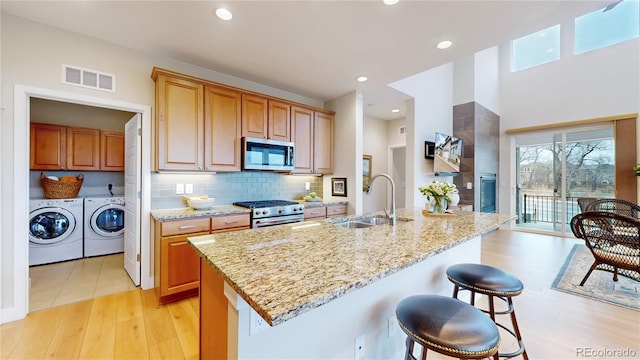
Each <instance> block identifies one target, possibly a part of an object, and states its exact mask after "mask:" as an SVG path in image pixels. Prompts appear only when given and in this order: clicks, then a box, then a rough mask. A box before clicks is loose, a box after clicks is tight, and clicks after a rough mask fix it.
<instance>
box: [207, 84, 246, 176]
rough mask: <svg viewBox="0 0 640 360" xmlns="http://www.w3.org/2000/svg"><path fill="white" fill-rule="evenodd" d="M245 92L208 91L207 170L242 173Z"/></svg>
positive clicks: (213, 88) (209, 88)
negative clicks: (241, 156)
mask: <svg viewBox="0 0 640 360" xmlns="http://www.w3.org/2000/svg"><path fill="white" fill-rule="evenodd" d="M241 108H242V106H241V93H240V92H238V91H233V90H228V89H224V88H220V87H213V86H206V87H205V89H204V133H205V138H204V149H205V151H204V161H205V170H206V171H240V159H241V158H240V152H241V148H240V138H241V136H242V135H241V123H242V116H241V114H242V112H241Z"/></svg>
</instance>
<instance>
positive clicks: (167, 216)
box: [151, 200, 349, 222]
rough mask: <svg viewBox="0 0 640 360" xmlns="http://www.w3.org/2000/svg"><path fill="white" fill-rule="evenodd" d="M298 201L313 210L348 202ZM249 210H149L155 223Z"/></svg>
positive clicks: (219, 206)
mask: <svg viewBox="0 0 640 360" xmlns="http://www.w3.org/2000/svg"><path fill="white" fill-rule="evenodd" d="M292 201H298V202H299V203H300V204H303V205H304V207H305V208H313V207H321V206H330V205H344V204H348V203H349V202H348V201H329V202H322V201H319V202H308V201H303V200H292ZM250 212H251V209H247V208H243V207H240V206H235V205H216V206H213V207H212V208H211V209H208V210H194V209H192V208H190V207H185V208H176V209H158V210H151V216H153V218H154V219H155V220H156V221H160V222H162V221H170V220H183V219H193V218H199V217H208V216H223V215H233V214H243V213H247V214H248V213H250Z"/></svg>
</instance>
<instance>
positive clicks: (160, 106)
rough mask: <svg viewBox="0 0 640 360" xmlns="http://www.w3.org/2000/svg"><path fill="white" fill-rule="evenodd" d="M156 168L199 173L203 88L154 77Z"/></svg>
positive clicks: (168, 77) (202, 150) (161, 75)
mask: <svg viewBox="0 0 640 360" xmlns="http://www.w3.org/2000/svg"><path fill="white" fill-rule="evenodd" d="M155 81H156V109H155V110H156V156H155V158H156V166H155V167H156V169H157V170H170V171H171V170H178V171H202V170H203V154H204V85H202V84H201V83H198V82H195V81H190V80H187V79H181V78H175V77H171V76H168V75H164V74H157V78H155Z"/></svg>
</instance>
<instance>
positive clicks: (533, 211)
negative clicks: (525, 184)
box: [519, 194, 580, 224]
mask: <svg viewBox="0 0 640 360" xmlns="http://www.w3.org/2000/svg"><path fill="white" fill-rule="evenodd" d="M560 200H561V198H560V196H543V195H529V194H523V201H522V207H521V209H520V216H519V221H521V222H523V223H536V222H542V223H554V224H558V223H560V221H561V215H562V212H561V211H560V210H561V206H562V201H560ZM565 210H566V213H567V218H566V223H567V224H568V223H569V222H570V221H571V218H573V217H574V216H575V215H576V214H578V213H580V206H579V205H578V198H577V197H567V198H566V209H565Z"/></svg>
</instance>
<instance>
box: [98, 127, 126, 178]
mask: <svg viewBox="0 0 640 360" xmlns="http://www.w3.org/2000/svg"><path fill="white" fill-rule="evenodd" d="M100 170H102V171H124V132H123V131H110V130H100Z"/></svg>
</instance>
